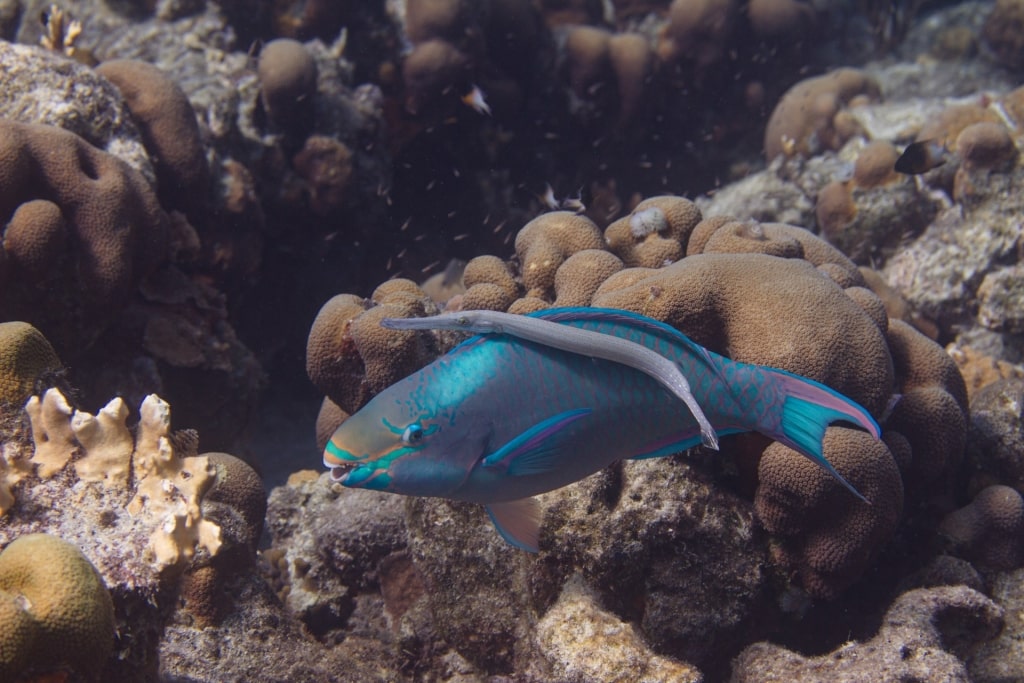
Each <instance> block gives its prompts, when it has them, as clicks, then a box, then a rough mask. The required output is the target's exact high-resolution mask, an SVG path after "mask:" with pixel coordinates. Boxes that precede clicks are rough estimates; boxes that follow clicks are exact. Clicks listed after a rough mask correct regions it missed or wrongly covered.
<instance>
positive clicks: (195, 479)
mask: <svg viewBox="0 0 1024 683" xmlns="http://www.w3.org/2000/svg"><path fill="white" fill-rule="evenodd" d="M25 410H26V412H27V413H28V414H29V420H30V422H31V426H32V438H33V441H34V444H35V453H34V455H33V456H32V458H31V462H32V463H33V464H35V465H36V466H37V474H38V476H40V477H42V478H49V477H53V476H54V475H56V474H57V473H58V472H61V471H63V470H64V469H65V468H66V467H67V465H68V463H69V462H71V464H72V465H73V466H74V469H75V473H76V474H77V475H78V478H79V479H81V480H82V481H85V482H97V483H102V484H103V486H104V488H106V489H114V490H125V491H132V490H131V489H130V486H131V485H132V484H133V485H134V490H133V491H132V492H133V493H134V496H133V497H132V499H131V501H130V502H129V503H128V506H127V511H128V513H129V514H131V515H132V516H135V517H139V516H141V517H143V518H145V519H147V520H150V521H152V522H153V528H154V530H153V532H152V534H151V535H150V537H149V546H148V551H149V552H150V553H152V560H153V563H154V564H155V565H156V566H157V567H158V568H159V569H161V570H180V569H182V568H183V567H184V566H185V565H186V564H187V563H188V562H189V561H191V560H192V559H193V558H194V557H195V555H196V552H197V551H198V550H200V549H202V550H205V551H206V552H207V553H209V554H210V555H211V556H212V555H216V554H217V552H218V551H219V550H220V547H221V532H220V528H219V527H218V526H217V525H216V524H214V523H213V522H211V521H209V520H207V519H204V517H203V512H202V507H201V505H200V503H201V502H202V499H203V496H204V494H205V493H206V492H207V491H208V490H209V489H210V487H211V486H212V485H213V483H214V482H215V480H216V470H215V468H214V467H213V465H211V464H210V460H209V458H207V457H205V456H191V457H179V456H178V455H177V454H176V453H175V452H174V447H173V445H172V440H171V409H170V406H169V405H168V404H167V402H166V401H164V400H163V399H161V398H160V397H159V396H156V395H155V394H151V395H149V396H147V397H146V398H145V400H143V402H142V406H141V407H140V408H139V412H140V414H141V420H140V422H139V426H138V428H137V431H136V434H135V437H134V438H133V437H132V433H131V431H130V430H129V429H128V426H127V424H126V420H127V418H128V412H129V411H128V407H127V406H126V405H125V403H124V401H123V400H121V399H120V398H115V399H114V400H112V401H110V403H108V404H107V405H106V406H104V407H103V408H102V409H101V410H100V411H99V412H98V413H97V414H96V415H92V414H91V413H87V412H84V411H81V410H73V409H72V408H71V406H70V405H69V404H68V402H67V399H66V398H64V395H63V394H61V393H60V391H59V390H57V389H50V390H49V391H47V392H46V393H45V394H44V395H43V397H42V398H41V399H40V398H39V397H38V396H33V397H32V398H31V399H29V402H28V404H26V406H25ZM76 456H77V457H76ZM72 458H74V459H73V460H72ZM0 466H2V469H0V475H3V479H0V481H3V482H6V483H5V484H4V485H3V486H0V513H3V512H6V511H7V510H8V509H9V508H10V507H11V505H12V504H13V497H12V496H11V495H10V486H11V485H12V484H13V483H15V482H16V481H17V480H18V479H20V478H21V474H20V473H19V472H17V470H15V469H13V468H12V466H11V464H10V463H9V462H8V460H7V458H5V459H4V461H3V463H0ZM7 473H9V474H7Z"/></svg>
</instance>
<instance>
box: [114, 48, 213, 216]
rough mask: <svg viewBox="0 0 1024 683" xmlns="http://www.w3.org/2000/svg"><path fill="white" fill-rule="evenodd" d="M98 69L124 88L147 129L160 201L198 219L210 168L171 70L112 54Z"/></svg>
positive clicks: (123, 93) (189, 107) (145, 139)
mask: <svg viewBox="0 0 1024 683" xmlns="http://www.w3.org/2000/svg"><path fill="white" fill-rule="evenodd" d="M96 72H97V73H99V74H100V75H101V76H103V77H104V78H106V79H107V80H109V81H110V82H111V83H113V84H114V85H116V86H117V89H118V90H120V91H121V96H122V97H124V100H125V103H126V105H127V107H128V111H130V112H131V115H132V119H134V121H135V123H136V125H138V127H139V130H140V132H141V133H142V142H143V144H144V145H145V147H146V151H147V152H148V154H149V156H150V158H151V159H152V160H153V165H154V167H155V170H156V180H157V196H158V197H159V198H160V203H161V204H162V205H163V206H164V207H165V208H167V209H168V210H170V209H177V210H179V211H183V212H184V213H186V214H189V216H190V217H191V218H193V219H195V218H198V217H199V216H200V213H201V211H202V209H203V207H204V205H205V199H206V193H207V167H206V156H205V152H204V150H203V143H202V140H201V139H200V136H199V124H198V123H197V122H196V115H195V112H194V111H193V110H192V105H191V104H190V103H189V100H188V96H186V95H185V92H184V91H183V90H182V89H181V87H180V86H179V85H178V84H177V83H175V82H174V80H172V79H171V78H170V77H169V76H168V75H167V74H165V73H164V72H163V71H161V70H160V69H158V68H157V67H155V66H153V65H152V64H147V63H146V62H140V61H136V60H131V59H112V60H108V61H105V62H103V63H102V64H100V65H99V66H98V67H96Z"/></svg>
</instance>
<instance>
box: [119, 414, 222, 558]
mask: <svg viewBox="0 0 1024 683" xmlns="http://www.w3.org/2000/svg"><path fill="white" fill-rule="evenodd" d="M139 412H140V413H141V416H142V419H141V421H140V422H139V433H138V437H137V438H136V444H135V454H134V456H133V459H132V461H133V470H134V472H135V479H136V493H135V497H134V498H133V499H132V501H131V502H130V503H128V512H129V513H130V514H132V515H139V514H145V515H148V516H150V517H152V518H154V519H158V520H160V521H159V526H158V527H157V529H156V531H154V532H153V535H152V536H150V549H151V550H152V551H153V553H154V557H155V561H156V563H157V564H158V565H159V566H161V567H166V568H170V567H180V566H181V565H182V564H183V563H185V562H188V561H189V560H191V559H192V558H193V557H194V556H195V553H196V550H197V549H198V548H203V549H205V550H206V551H207V552H209V553H210V555H216V554H217V551H218V550H220V546H221V538H220V528H219V527H218V526H217V525H216V524H214V523H213V522H210V521H208V520H205V519H203V515H202V510H201V509H200V507H199V502H200V500H201V499H202V497H203V494H205V493H206V491H207V490H208V489H209V488H210V486H211V485H212V484H213V481H214V476H215V474H216V473H215V471H214V469H213V467H212V466H211V465H210V460H209V458H207V457H205V456H193V457H189V458H179V457H177V456H176V455H175V454H174V449H173V448H172V446H171V441H170V439H169V438H168V437H169V436H170V431H171V407H170V406H169V405H168V404H167V402H166V401H164V400H163V399H161V398H160V397H159V396H157V395H156V394H150V395H149V396H147V397H146V398H145V399H144V400H143V401H142V406H141V407H140V408H139Z"/></svg>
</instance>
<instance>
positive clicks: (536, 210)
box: [0, 0, 1024, 683]
mask: <svg viewBox="0 0 1024 683" xmlns="http://www.w3.org/2000/svg"><path fill="white" fill-rule="evenodd" d="M1022 16H1024V14H1022V12H1021V3H1020V2H1017V1H1016V0H1012V1H1010V0H1006V1H1004V0H964V1H963V2H956V3H920V2H897V3H879V2H812V1H810V0H674V1H673V0H613V1H610V2H596V1H593V0H536V1H531V0H484V1H481V2H475V1H472V0H388V1H387V2H384V1H382V0H374V1H373V2H363V3H338V2H331V1H329V0H299V1H293V0H283V1H276V0H258V1H256V2H239V1H238V0H223V1H221V2H214V3H205V2H196V1H194V0H154V1H152V2H143V3H138V2H121V1H118V2H113V1H112V2H100V1H98V0H69V2H68V3H64V4H63V5H62V6H61V7H55V6H51V4H50V3H49V1H48V0H46V1H45V2H44V0H22V1H20V2H0V72H2V73H3V74H4V76H3V86H4V87H3V88H2V92H0V139H2V142H0V231H2V242H0V333H2V334H0V342H3V343H0V347H2V352H0V548H3V551H2V553H0V569H2V567H3V565H4V562H5V561H7V558H8V557H10V556H13V557H17V555H18V553H19V552H21V551H20V550H19V548H20V547H23V546H21V545H20V544H24V543H30V542H33V540H32V539H36V538H39V537H38V536H36V534H40V533H43V534H47V536H45V537H43V538H49V539H54V540H52V541H47V543H50V544H55V545H61V544H67V543H70V544H73V546H68V548H72V549H73V547H77V548H78V550H76V551H74V552H72V550H69V549H68V548H65V550H66V552H63V551H62V552H63V555H62V558H63V559H60V558H57V559H55V560H54V563H53V564H54V566H57V565H60V564H62V563H64V561H65V560H66V559H67V558H70V557H72V556H73V557H75V558H77V560H76V561H77V562H78V564H77V565H75V566H76V567H77V569H76V572H73V573H76V575H77V576H78V577H79V578H81V577H82V576H85V575H89V576H92V577H93V578H94V579H96V580H97V581H98V582H99V583H100V584H102V585H105V586H106V589H105V590H103V591H100V590H96V591H93V590H92V589H91V588H88V589H84V590H80V591H78V592H77V593H76V594H75V595H69V596H68V597H67V599H65V598H64V596H65V595H67V590H69V589H70V590H74V588H73V584H74V581H73V580H71V579H69V580H68V581H61V582H59V584H60V585H56V586H55V587H53V588H51V585H52V582H51V581H49V580H48V581H47V582H46V584H45V587H46V588H47V589H48V590H46V591H40V590H38V587H39V586H40V585H43V584H41V583H38V581H37V582H36V583H35V585H34V586H33V587H32V590H34V591H35V593H36V595H35V596H34V597H33V596H32V595H29V591H28V590H27V589H26V591H25V592H24V593H23V594H22V595H21V596H15V597H13V598H11V599H9V600H8V599H7V597H6V596H10V595H12V594H13V593H12V592H11V591H8V589H7V587H6V586H4V587H3V588H2V589H0V598H3V599H2V600H0V603H2V604H0V613H2V615H6V617H7V618H9V619H10V620H11V624H10V628H9V629H5V630H4V632H5V634H6V637H7V639H8V640H6V641H5V642H7V643H10V642H12V641H13V640H18V639H21V642H27V640H31V639H35V642H36V643H37V644H38V643H44V645H42V646H40V647H43V648H44V649H45V652H41V651H39V648H38V647H36V646H35V645H32V646H28V645H15V646H13V647H9V646H8V645H3V646H0V650H2V653H0V654H3V655H4V657H7V656H8V655H10V658H9V659H7V660H5V662H0V678H3V679H4V680H7V679H16V678H21V679H24V680H44V679H45V680H50V679H51V678H61V679H68V680H79V679H81V680H118V681H121V680H123V681H143V680H152V679H154V678H161V679H167V680H184V679H188V680H196V681H221V680H251V681H281V680H324V681H332V680H382V681H383V680H387V681H400V682H401V681H413V680H431V681H458V682H459V683H473V682H476V681H489V682H490V683H494V682H495V681H499V680H502V681H503V680H506V679H508V680H512V679H515V680H520V679H521V680H524V681H545V680H555V679H557V680H567V681H575V680H578V681H584V680H596V679H601V680H606V679H607V680H633V679H635V678H644V679H645V680H650V681H663V680H664V681H668V680H674V681H678V680H693V681H697V680H726V679H728V677H729V675H730V666H731V665H730V662H731V661H733V660H734V658H737V656H738V659H735V664H734V665H732V675H733V677H734V679H735V680H765V679H768V678H771V677H773V676H774V677H778V678H785V679H786V680H797V681H799V680H812V679H813V680H818V679H820V678H822V677H832V678H836V679H850V680H877V679H879V678H887V679H888V678H894V679H895V678H901V677H902V678H908V677H911V678H915V679H920V680H932V679H936V680H938V679H943V680H946V679H949V680H967V679H968V677H970V679H972V680H977V681H1005V680H1011V679H1012V680H1016V679H1018V678H1021V677H1022V676H1024V674H1022V672H1021V671H1020V666H1019V662H1020V661H1021V660H1022V659H1024V657H1021V652H1020V639H1021V631H1022V629H1021V623H1020V619H1018V618H1017V616H1016V615H1018V614H1019V613H1020V603H1021V596H1020V590H1019V587H1020V572H1021V569H1019V566H1020V564H1021V562H1022V561H1024V560H1022V558H1024V555H1022V545H1021V543H1020V542H1019V540H1020V537H1021V534H1020V524H1021V519H1022V508H1021V504H1020V500H1021V493H1022V491H1024V489H1022V481H1024V466H1022V464H1021V457H1020V452H1021V448H1020V441H1021V415H1020V410H1019V406H1020V404H1021V396H1020V393H1021V387H1020V383H1021V381H1020V377H1021V376H1024V371H1022V370H1021V366H1020V364H1021V362H1022V361H1024V315H1022V313H1021V311H1022V310H1024V305H1022V297H1021V292H1022V291H1024V288H1022V287H1021V282H1022V280H1024V271H1022V267H1024V266H1022V265H1021V263H1022V253H1024V252H1022V250H1021V240H1020V215H1021V213H1022V211H1024V207H1022V206H1021V199H1020V198H1021V197H1022V196H1024V193H1022V192H1021V185H1022V183H1021V179H1022V178H1024V171H1022V168H1024V167H1022V165H1021V156H1020V152H1019V150H1020V149H1021V145H1022V142H1024V138H1022V136H1021V131H1022V130H1024V88H1019V87H1018V85H1019V84H1018V83H1017V82H1015V81H1014V80H1013V78H1014V71H1013V70H1014V69H1015V68H1017V67H1018V66H1019V65H1020V63H1021V61H1022V59H1021V55H1022V54H1024V53H1022V52H1021V49H1020V47H1021V41H1020V37H1019V34H1020V31H1019V30H1018V29H1019V25H1020V23H1021V22H1020V19H1021V17H1022ZM7 41H14V42H7ZM883 95H884V96H883ZM915 153H916V154H917V155H918V158H917V162H916V163H908V161H907V158H908V155H909V156H910V157H913V155H914V154H915ZM676 194H678V195H686V196H687V197H689V199H687V198H684V197H682V196H674V195H676ZM797 226H802V227H797ZM430 275H435V276H436V277H435V278H433V279H432V280H431V281H430V282H429V284H427V283H424V284H422V285H419V284H417V283H419V282H420V281H421V280H423V279H424V278H427V276H430ZM381 282H384V284H378V283H381ZM338 292H351V294H340V295H339V294H338ZM428 294H429V296H428ZM325 302H326V303H325ZM591 305H602V306H617V307H622V308H626V309H628V310H633V311H640V312H643V313H646V314H648V315H653V316H655V317H657V318H659V319H661V320H665V321H667V322H668V323H669V324H672V325H674V326H676V327H678V328H679V329H681V330H683V331H684V332H685V333H687V334H690V335H691V336H693V337H694V338H695V339H696V340H697V341H699V342H700V343H702V344H705V345H707V346H709V347H710V348H712V349H714V350H716V351H719V352H722V353H725V354H726V355H729V356H731V357H735V358H739V359H742V360H748V361H753V362H760V363H767V364H771V365H775V366H778V367H782V368H785V369H788V370H790V371H793V372H798V373H800V374H803V375H807V376H810V377H814V378H816V379H819V380H821V381H823V382H825V383H827V384H829V385H830V386H832V387H834V388H836V389H837V390H839V391H841V392H843V393H846V394H848V395H850V396H852V397H854V398H856V399H857V400H858V401H860V402H862V403H863V404H864V405H865V406H866V407H867V408H868V409H869V410H870V412H871V413H872V414H873V415H874V416H875V417H876V418H877V420H878V422H879V423H880V425H881V427H882V434H883V437H882V439H881V440H878V441H876V440H874V439H872V438H870V437H869V436H868V435H866V434H864V433H862V432H859V431H856V430H853V429H850V428H848V427H845V426H843V425H839V424H836V425H833V426H832V427H830V428H829V430H828V431H827V434H826V437H825V450H826V455H827V457H828V458H829V459H830V461H832V462H834V463H835V464H836V467H837V468H838V469H839V471H841V472H842V474H843V475H844V476H845V477H847V478H848V479H849V480H851V481H852V482H854V484H855V485H856V486H857V487H858V489H859V490H861V491H862V492H864V493H865V494H866V495H867V497H868V498H869V499H870V500H871V503H872V504H871V505H870V506H866V505H863V504H862V503H860V502H859V501H857V500H856V499H854V498H853V497H851V496H849V495H847V493H846V492H842V491H838V490H836V485H835V482H834V481H832V480H831V479H829V478H828V477H827V476H825V475H824V474H823V473H822V472H821V471H820V470H819V469H817V468H816V467H815V466H814V465H813V464H812V463H810V462H808V461H806V460H805V459H803V458H801V457H799V456H798V455H797V454H796V453H794V452H792V451H789V450H788V449H786V448H784V447H781V446H780V445H778V444H769V443H768V442H767V441H766V440H765V439H762V438H755V437H729V438H725V439H723V441H722V452H721V453H718V454H713V453H710V452H707V451H704V450H702V449H693V450H692V451H690V452H688V453H686V454H680V455H677V456H675V457H672V458H663V459H658V460H651V461H641V462H633V461H629V462H625V463H618V464H615V465H613V466H611V467H609V468H607V469H606V470H604V471H602V472H600V473H598V474H595V475H594V476H592V477H589V478H588V479H586V480H584V481H580V482H577V483H576V484H573V485H571V486H568V487H565V488H564V489H562V490H558V491H553V492H551V493H549V494H546V495H545V496H544V497H543V501H542V502H543V505H544V508H545V515H544V518H543V526H542V529H541V543H540V546H541V552H540V553H539V554H538V555H537V556H527V555H524V554H522V553H519V552H517V551H515V550H513V549H511V548H509V547H508V546H506V545H505V544H503V543H502V541H501V540H500V539H498V538H497V537H496V536H495V534H494V533H493V531H492V529H491V525H490V523H489V521H488V519H487V516H486V514H485V513H484V512H483V511H481V510H479V509H478V508H476V507H474V506H468V505H457V504H453V503H450V502H447V501H441V500H429V499H417V500H402V499H400V498H397V497H391V498H388V497H382V496H381V495H380V494H375V493H369V492H360V491H350V490H346V489H343V488H341V487H340V486H339V485H338V484H336V483H334V482H331V481H330V478H329V477H328V476H327V475H320V474H318V473H317V472H311V471H308V470H300V471H298V472H295V473H294V474H293V475H292V476H291V477H289V478H288V483H287V485H284V486H277V487H276V488H273V490H272V491H271V492H270V494H269V507H268V494H267V491H266V489H265V488H264V482H263V481H261V479H260V477H259V476H258V475H257V474H256V470H261V471H263V472H264V473H266V475H267V480H266V485H267V488H272V487H273V486H274V485H275V484H277V483H280V482H281V481H284V480H285V478H286V477H287V475H288V473H289V472H290V471H291V470H294V469H296V468H304V467H315V466H317V465H318V464H319V460H320V457H319V454H318V452H317V447H316V446H315V445H314V443H318V445H319V447H320V448H322V447H323V444H324V442H325V441H326V440H327V438H328V435H329V434H330V433H331V431H332V430H333V429H334V428H335V427H337V425H338V424H339V423H340V422H341V421H342V420H344V419H346V418H347V416H348V415H349V414H350V413H352V412H353V411H356V410H358V409H359V408H360V406H362V405H363V404H365V402H366V401H367V400H369V399H370V398H371V397H372V396H373V395H374V394H375V393H377V392H378V391H380V390H381V389H383V388H384V387H386V386H387V385H388V384H390V383H391V382H393V381H395V380H397V379H400V378H401V377H403V376H404V375H406V374H408V373H410V372H413V371H415V369H416V368H417V367H420V366H421V365H423V364H425V363H427V362H429V361H431V360H433V359H434V358H436V357H437V356H438V355H439V354H441V353H443V352H444V351H446V350H448V349H450V348H452V347H453V346H454V345H455V344H457V343H458V342H459V341H460V340H461V338H462V337H461V335H458V334H454V333H450V332H420V333H416V332H398V331H387V330H383V329H381V328H380V327H379V321H380V319H381V318H382V317H384V316H424V315H431V314H433V313H435V312H438V311H440V310H447V311H458V310H460V309H477V308H483V309H492V310H496V311H510V312H516V313H526V312H530V311H536V310H540V309H543V308H547V307H551V306H591ZM318 310H319V315H318ZM314 318H315V319H316V320H315V323H314V324H313V325H312V328H311V326H310V321H312V320H314ZM16 321H22V322H16ZM4 335H7V336H4ZM44 336H45V337H44ZM47 339H48V340H49V341H48V342H47V341H46V340H47ZM304 350H305V351H306V353H305V365H306V368H305V369H306V370H307V371H308V375H309V377H311V378H312V379H313V382H314V386H315V388H316V390H317V392H318V393H320V394H323V395H326V398H324V399H323V401H322V402H319V397H318V396H316V395H315V394H311V392H310V388H309V386H308V382H307V381H306V377H304V376H303V351H304ZM961 375H963V376H964V378H966V382H965V381H963V378H961ZM155 395H159V396H162V397H163V399H166V400H167V402H168V403H170V404H171V405H173V406H174V423H173V424H172V423H171V419H170V413H169V408H168V404H167V403H165V402H163V401H162V400H160V399H157V398H155ZM151 396H152V398H146V397H151ZM111 397H114V398H113V399H112V400H111ZM260 399H265V405H264V407H262V408H260V407H259V401H260ZM968 401H970V405H968ZM318 404H319V406H320V414H319V416H318V417H317V418H316V425H315V434H314V425H313V417H314V414H315V412H316V410H317V405H318ZM140 406H141V409H140ZM23 407H24V410H23ZM97 408H98V410H97ZM968 408H970V410H969V412H968ZM87 410H91V411H95V412H87ZM183 426H187V427H190V428H194V429H195V430H197V431H193V430H192V429H182V428H181V427H183ZM200 444H201V445H202V448H200ZM247 444H248V445H247ZM224 451H226V452H224ZM229 452H230V453H234V454H237V455H241V456H244V458H236V457H234V456H233V455H229V454H228V453H229ZM249 461H252V462H255V463H256V470H254V469H253V467H250V466H249V465H248V464H246V463H247V462H249ZM264 526H266V537H264V542H266V543H267V545H265V546H264V549H263V551H262V552H259V553H258V551H257V548H258V547H259V546H260V544H261V540H260V539H261V537H262V536H263V535H264ZM56 539H63V540H56ZM268 539H269V540H268ZM51 550H52V549H51ZM46 552H47V553H49V552H50V550H47V551H46ZM76 553H77V554H76ZM257 553H258V561H257ZM34 554H43V551H42V550H40V551H39V552H38V553H34ZM56 554H61V553H56ZM67 564H74V562H72V561H71V560H68V563H67ZM90 564H91V565H92V567H94V568H95V569H94V570H90V571H91V573H90V572H87V571H85V569H84V568H87V567H88V566H89V565H90ZM77 570H81V571H77ZM36 573H37V574H38V572H36ZM2 574H3V572H2V571H0V575H2ZM50 578H53V577H50ZM37 579H38V577H37V576H34V578H33V581H36V580H37ZM2 581H3V577H2V576H0V582H2ZM102 585H100V588H102ZM94 587H95V586H93V588H94ZM12 590H13V591H14V592H17V590H20V589H16V590H15V589H12ZM972 590H974V591H979V592H971V591H972ZM980 592H987V594H988V595H989V597H990V598H991V601H988V600H987V599H983V598H982V596H981V594H980ZM101 593H102V594H107V595H108V597H107V601H108V602H107V603H106V604H107V605H108V606H109V605H112V607H113V617H112V618H113V624H116V632H115V631H114V630H113V627H112V626H111V624H110V621H109V618H108V617H109V616H110V615H109V612H108V613H107V614H106V615H105V617H104V618H105V619H107V621H105V622H104V624H103V626H102V628H100V629H99V630H98V631H97V630H96V629H92V630H90V633H89V635H87V636H84V637H88V638H91V637H92V636H94V635H96V634H97V633H99V632H100V631H102V632H103V633H102V634H100V635H102V636H103V637H102V638H98V639H95V638H94V639H93V641H91V645H89V646H88V647H86V648H84V649H83V648H82V647H79V645H80V643H81V642H84V641H82V638H81V637H79V635H80V634H79V635H75V634H64V635H62V636H53V635H52V634H51V635H46V633H48V632H47V631H46V629H48V628H49V626H48V625H45V624H44V626H45V628H44V627H43V626H40V624H43V623H44V622H46V620H47V618H48V617H46V618H41V619H38V620H37V616H39V615H38V614H37V613H36V612H35V611H34V610H35V608H37V607H40V606H48V605H51V604H56V603H55V602H54V600H55V599H58V598H59V600H61V601H63V602H64V604H65V605H73V604H76V602H81V600H76V599H80V598H83V597H86V598H87V597H88V596H90V595H93V596H99V595H100V594H101ZM896 596H898V597H896ZM5 600H6V602H5ZM100 602H102V600H101V601H100ZM997 604H998V606H997ZM1000 610H1002V612H1003V613H1005V615H1006V616H1005V628H1004V630H1003V633H1002V634H1000V635H995V632H996V631H997V629H998V627H999V624H1000ZM59 613H60V610H59V609H58V610H56V611H54V612H52V613H51V615H50V616H52V615H53V614H59ZM51 621H52V619H51ZM37 622H38V623H37ZM87 630H89V629H87ZM55 637H56V638H60V639H61V641H60V642H59V643H58V644H56V645H54V644H52V643H51V642H50V641H51V640H52V639H53V638H55ZM758 640H764V641H766V642H764V643H758V644H756V645H752V643H753V642H754V641H758ZM986 640H987V642H983V641H986ZM99 641H102V642H99ZM767 641H771V642H772V643H776V644H773V645H769V644H768V643H767ZM844 642H845V643H846V644H845V645H842V643H844ZM111 643H112V645H111ZM30 650H31V652H30ZM83 652H84V653H85V654H84V655H83ZM55 654H61V655H66V660H67V661H64V662H58V661H57V658H56V657H54V656H53V655H55ZM82 657H84V659H83V658H82ZM0 659H3V657H0ZM40 663H41V664H40ZM4 667H8V668H4ZM26 667H27V668H26ZM54 667H56V668H54Z"/></svg>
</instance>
